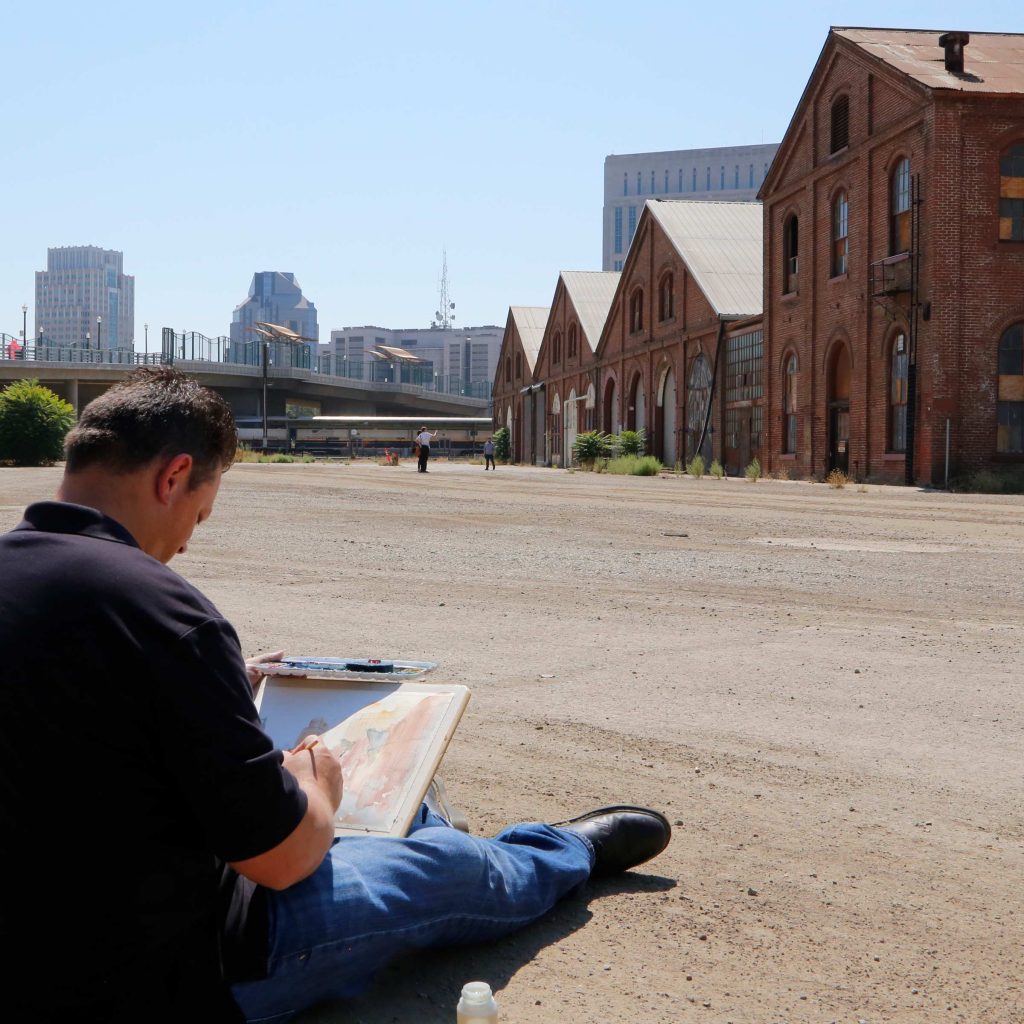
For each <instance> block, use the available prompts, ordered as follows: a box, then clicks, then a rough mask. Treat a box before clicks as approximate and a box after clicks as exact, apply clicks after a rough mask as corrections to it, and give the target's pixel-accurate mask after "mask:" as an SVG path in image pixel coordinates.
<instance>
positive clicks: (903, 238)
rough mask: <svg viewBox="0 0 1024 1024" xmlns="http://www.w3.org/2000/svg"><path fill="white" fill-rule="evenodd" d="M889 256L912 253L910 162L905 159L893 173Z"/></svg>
mask: <svg viewBox="0 0 1024 1024" xmlns="http://www.w3.org/2000/svg"><path fill="white" fill-rule="evenodd" d="M890 193H891V195H890V203H889V210H890V217H889V254H890V255H891V256H895V255H897V254H898V253H901V252H910V161H909V160H907V159H906V158H904V159H903V160H901V161H900V162H899V163H898V164H897V165H896V170H895V171H893V172H892V182H891V185H890Z"/></svg>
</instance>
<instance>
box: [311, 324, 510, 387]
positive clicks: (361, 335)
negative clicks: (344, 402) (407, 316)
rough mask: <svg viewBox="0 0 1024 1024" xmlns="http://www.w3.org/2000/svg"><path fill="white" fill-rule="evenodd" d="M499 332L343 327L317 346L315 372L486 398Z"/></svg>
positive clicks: (495, 362) (493, 329) (496, 329)
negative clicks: (317, 363)
mask: <svg viewBox="0 0 1024 1024" xmlns="http://www.w3.org/2000/svg"><path fill="white" fill-rule="evenodd" d="M502 337H503V332H502V328H500V327H497V326H495V325H493V324H492V325H486V326H483V327H413V328H408V329H405V330H401V329H391V328H387V327H343V328H341V329H339V330H333V331H331V340H330V342H329V343H327V344H323V345H321V346H320V372H321V373H328V374H333V375H336V376H339V377H352V378H355V379H356V380H366V381H377V382H379V383H391V384H417V385H419V386H421V387H425V388H428V389H430V390H433V391H442V392H444V393H446V394H455V395H459V394H462V395H471V396H472V397H474V398H487V397H489V395H490V391H491V382H492V381H493V380H494V374H495V371H496V369H497V365H498V352H499V351H500V350H501V342H502Z"/></svg>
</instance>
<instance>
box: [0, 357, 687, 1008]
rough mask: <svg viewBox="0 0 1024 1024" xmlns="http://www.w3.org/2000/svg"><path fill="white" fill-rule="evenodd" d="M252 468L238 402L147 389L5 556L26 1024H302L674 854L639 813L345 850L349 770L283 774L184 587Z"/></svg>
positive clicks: (102, 432)
mask: <svg viewBox="0 0 1024 1024" xmlns="http://www.w3.org/2000/svg"><path fill="white" fill-rule="evenodd" d="M235 446H236V433H235V427H234V423H233V420H232V418H231V413H230V410H229V409H228V407H227V405H226V403H225V402H224V401H223V400H222V399H221V398H219V397H218V396H217V395H215V394H214V393H213V392H211V391H208V390H206V389H204V388H201V387H199V385H198V384H196V383H195V382H194V381H192V380H189V379H188V378H186V377H183V376H182V375H180V374H178V373H176V372H174V371H172V370H169V369H159V370H143V371H139V372H138V373H136V374H134V375H133V376H132V377H131V378H129V379H128V380H127V381H126V382H125V383H123V384H120V385H118V386H117V387H115V388H112V389H111V390H110V391H108V392H107V393H106V394H105V395H103V396H102V397H101V398H98V399H97V400H96V401H94V402H93V403H92V404H91V405H90V406H89V407H88V408H87V409H86V410H85V412H84V413H83V415H82V417H81V420H80V422H79V423H78V425H77V426H76V427H75V428H74V430H72V432H71V433H70V434H69V436H68V440H67V464H66V468H65V473H64V478H63V480H62V482H61V485H60V488H59V490H58V493H57V500H56V501H46V502H39V503H37V504H34V505H32V506H30V507H29V508H28V509H27V511H26V513H25V519H24V521H23V522H22V523H21V524H20V525H19V526H18V527H17V528H16V529H14V530H13V531H11V532H10V533H8V534H5V535H3V536H2V537H0V650H2V651H3V652H4V662H5V664H4V673H3V677H2V680H0V873H2V877H4V878H5V879H7V883H8V885H7V890H6V892H5V894H4V899H3V900H2V901H0V932H2V934H4V935H5V936H7V937H8V938H9V939H10V940H11V941H9V942H8V943H7V944H6V953H5V957H4V968H3V992H4V1004H5V1006H6V1007H7V1012H8V1014H9V1016H10V1018H11V1019H12V1020H33V1021H49V1020H57V1019H60V1020H69V1019H74V1020H80V1021H118V1022H121V1021H137V1020H146V1021H150V1022H156V1021H176V1022H180V1021H184V1020H191V1019H199V1018H202V1019H203V1020H225V1021H228V1020H241V1019H243V1017H245V1018H248V1019H250V1020H255V1019H268V1018H273V1019H279V1020H284V1019H287V1017H288V1016H290V1015H291V1014H293V1013H295V1012H297V1011H298V1010H301V1009H302V1008H304V1007H307V1006H310V1005H312V1004H314V1003H317V1002H321V1001H324V1000H327V999H334V998H342V997H347V996H350V995H354V994H355V993H357V992H358V991H360V990H361V989H362V988H364V987H365V986H366V985H367V983H368V982H369V980H370V978H371V977H372V976H373V974H374V972H375V971H376V970H377V969H378V968H380V967H381V966H382V965H383V964H384V963H386V962H387V961H388V960H390V959H391V958H392V957H393V956H395V955H396V954H397V953H400V952H402V951H403V950H407V949H412V948H423V947H426V946H436V945H441V944H451V943H459V942H478V941H481V940H483V939H493V938H497V937H499V936H502V935H504V934H507V933H508V932H510V931H512V930H514V929H516V928H519V927H521V926H523V925H525V924H528V923H530V922H531V921H533V920H536V919H537V918H538V917H539V916H540V915H542V914H544V913H545V912H546V911H547V910H549V909H550V908H551V907H552V906H553V905H554V904H555V902H556V901H557V900H559V899H560V898H561V897H562V896H564V895H565V894H566V893H568V892H569V891H571V890H572V889H573V888H574V887H576V886H578V885H579V884H580V883H581V882H583V881H585V880H586V879H587V878H588V877H591V876H593V875H596V874H608V873H613V872H618V871H623V870H626V869H628V868H630V867H633V866H635V865H637V864H639V863H642V862H643V861H645V860H647V859H649V858H651V857H653V856H655V855H656V854H658V853H659V852H661V850H663V849H664V848H665V846H666V845H667V843H668V841H669V836H670V830H669V826H668V822H667V821H666V820H665V819H664V817H662V816H661V815H660V814H657V813H656V812H654V811H647V810H644V809H642V808H632V807H615V808H604V809H602V810H600V811H597V812H592V813H591V814H588V815H583V816H582V817H580V818H577V819H575V820H573V821H570V822H565V823H563V824H561V825H560V826H557V827H556V826H552V825H543V824H536V823H534V824H524V825H516V826H513V827H511V828H508V829H505V830H504V831H503V832H501V833H499V834H498V835H497V836H496V837H495V838H494V839H480V838H475V837H472V836H470V835H467V834H466V833H464V832H462V831H460V830H459V829H456V828H453V827H451V824H450V822H449V821H448V820H446V819H445V818H444V816H442V815H439V814H438V813H436V809H429V808H428V807H426V806H425V807H424V808H423V809H422V810H421V812H420V816H419V818H418V820H417V824H416V826H415V828H414V830H413V831H412V833H411V834H410V836H409V837H408V838H405V839H380V838H366V839H364V838H344V839H340V840H336V839H335V838H334V832H333V818H334V813H335V810H336V809H337V807H338V804H339V802H340V799H341V794H342V778H341V770H340V764H339V762H338V759H337V758H336V757H335V756H334V755H333V754H332V753H331V752H330V751H329V750H328V749H327V747H326V746H325V745H324V744H322V743H317V742H316V741H315V737H314V738H310V739H308V740H306V741H304V742H303V743H302V744H301V745H300V747H298V748H296V749H295V750H292V751H285V752H282V751H279V750H275V749H274V747H273V744H272V743H271V741H270V739H269V738H268V737H267V736H266V734H265V733H264V732H263V730H262V728H261V727H260V721H259V715H258V714H257V711H256V709H255V706H254V705H253V701H252V693H251V689H250V685H249V681H248V678H247V666H246V664H245V662H244V661H243V660H242V656H241V653H240V650H239V643H238V638H237V636H236V634H235V632H234V630H233V629H232V627H231V626H230V625H229V623H228V622H227V621H226V620H225V619H224V618H223V617H222V616H221V615H220V614H219V613H218V611H217V610H216V608H215V607H214V606H213V605H212V604H211V603H210V602H209V601H208V600H207V599H206V598H205V597H204V596H203V595H202V594H201V593H200V592H199V591H198V590H196V589H195V588H194V587H192V586H191V585H190V584H188V583H186V582H185V581H184V580H183V579H182V578H181V577H179V576H178V575H176V574H175V573H174V572H172V571H171V570H170V569H168V568H167V565H166V563H168V562H169V561H170V560H171V558H173V557H174V555H176V554H179V553H182V552H184V551H185V550H186V547H187V545H188V542H189V539H190V537H191V535H192V531H193V530H194V528H195V527H196V525H197V524H199V523H201V522H203V521H204V520H205V519H206V518H207V517H208V516H209V515H210V514H211V512H212V511H213V505H214V500H215V498H216V495H217V490H218V487H219V486H220V479H221V475H222V474H223V473H224V472H225V471H226V470H227V469H228V467H229V466H230V465H231V463H232V460H233V458H234V453H235ZM250 671H252V672H256V671H258V668H252V669H250ZM232 982H234V983H235V984H234V988H233V989H232V988H231V987H229V985H230V983H232Z"/></svg>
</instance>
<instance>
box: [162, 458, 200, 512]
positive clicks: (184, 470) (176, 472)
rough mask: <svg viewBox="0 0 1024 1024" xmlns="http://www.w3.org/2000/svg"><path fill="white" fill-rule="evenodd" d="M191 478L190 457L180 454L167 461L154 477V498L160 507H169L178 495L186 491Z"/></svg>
mask: <svg viewBox="0 0 1024 1024" xmlns="http://www.w3.org/2000/svg"><path fill="white" fill-rule="evenodd" d="M191 476H192V456H191V455H187V454H185V453H182V454H181V455H175V456H173V457H172V458H170V459H168V460H167V461H166V462H164V464H163V465H162V466H161V467H160V470H159V472H158V473H157V477H156V497H157V500H158V501H159V502H160V504H161V505H170V504H171V502H172V501H174V499H175V498H177V497H178V495H179V494H183V493H184V492H186V491H187V490H188V485H189V479H190V478H191Z"/></svg>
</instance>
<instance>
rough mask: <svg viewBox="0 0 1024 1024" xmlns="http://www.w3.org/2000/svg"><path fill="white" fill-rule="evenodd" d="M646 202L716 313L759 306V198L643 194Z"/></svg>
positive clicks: (753, 311)
mask: <svg viewBox="0 0 1024 1024" xmlns="http://www.w3.org/2000/svg"><path fill="white" fill-rule="evenodd" d="M646 206H647V209H648V210H650V212H651V216H653V217H654V219H655V220H657V222H658V224H660V225H661V228H662V230H663V231H664V232H665V235H666V237H667V238H668V239H669V241H670V242H671V243H672V245H673V247H674V248H675V250H676V252H677V253H679V257H680V259H682V261H683V262H684V263H685V264H686V267H687V269H688V270H689V271H690V274H691V276H692V277H693V279H694V281H695V282H696V283H697V286H698V287H699V288H700V290H701V291H702V292H703V293H704V295H705V296H706V297H707V300H708V302H710V303H711V307H712V308H713V309H714V311H715V313H716V314H717V315H718V316H720V317H726V318H735V317H741V316H757V315H758V314H760V313H761V312H762V311H763V288H764V274H763V269H762V268H763V263H764V248H763V243H762V238H763V233H764V220H763V217H762V210H761V204H760V203H720V202H713V201H709V200H706V199H700V200H697V199H648V200H647V203H646Z"/></svg>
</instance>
